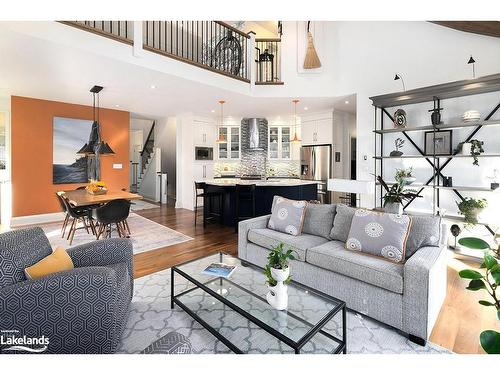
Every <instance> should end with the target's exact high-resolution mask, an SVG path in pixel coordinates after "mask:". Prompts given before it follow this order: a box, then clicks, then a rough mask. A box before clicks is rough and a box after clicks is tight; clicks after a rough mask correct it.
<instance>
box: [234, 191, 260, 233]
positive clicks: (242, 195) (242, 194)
mask: <svg viewBox="0 0 500 375" xmlns="http://www.w3.org/2000/svg"><path fill="white" fill-rule="evenodd" d="M234 207H235V211H236V212H235V214H234V217H235V225H234V231H235V232H238V223H239V222H240V221H242V220H247V219H251V218H254V217H255V184H249V185H246V184H245V185H240V184H236V204H235V206H234ZM242 208H243V209H242Z"/></svg>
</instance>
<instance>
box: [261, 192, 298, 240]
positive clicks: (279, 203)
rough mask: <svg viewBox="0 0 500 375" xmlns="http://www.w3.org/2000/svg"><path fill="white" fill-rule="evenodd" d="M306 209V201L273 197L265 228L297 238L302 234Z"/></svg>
mask: <svg viewBox="0 0 500 375" xmlns="http://www.w3.org/2000/svg"><path fill="white" fill-rule="evenodd" d="M306 207H307V202H306V201H294V200H291V199H286V198H283V197H275V198H274V205H273V208H272V212H271V217H270V219H269V222H268V223H267V227H268V228H269V229H274V230H276V231H278V232H283V233H288V234H291V235H292V236H298V235H299V234H301V233H302V226H303V225H304V216H305V213H306Z"/></svg>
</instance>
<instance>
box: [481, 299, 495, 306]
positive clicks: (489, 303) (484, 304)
mask: <svg viewBox="0 0 500 375" xmlns="http://www.w3.org/2000/svg"><path fill="white" fill-rule="evenodd" d="M479 304H480V305H483V306H495V304H494V303H491V302H489V301H485V300H479Z"/></svg>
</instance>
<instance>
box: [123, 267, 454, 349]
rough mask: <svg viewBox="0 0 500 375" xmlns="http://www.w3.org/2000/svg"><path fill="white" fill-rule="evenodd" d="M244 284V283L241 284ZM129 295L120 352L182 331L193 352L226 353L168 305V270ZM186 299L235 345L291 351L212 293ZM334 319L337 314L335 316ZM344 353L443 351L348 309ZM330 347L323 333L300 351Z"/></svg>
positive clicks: (140, 282) (335, 329)
mask: <svg viewBox="0 0 500 375" xmlns="http://www.w3.org/2000/svg"><path fill="white" fill-rule="evenodd" d="M263 282H264V278H262V280H258V281H255V282H254V280H249V284H248V285H259V289H260V286H261V284H262V283H263ZM248 285H245V286H246V287H247V286H248ZM188 286H189V285H188V283H187V282H182V279H180V278H177V276H176V293H178V292H179V291H180V290H184V289H186V288H187V287H188ZM134 288H135V290H134V298H133V300H132V304H131V312H130V316H129V321H128V323H127V326H126V328H125V332H124V334H123V337H122V342H121V344H120V347H119V350H118V351H119V352H120V353H139V352H141V351H142V350H143V349H144V348H146V347H147V346H148V345H150V344H151V343H152V342H154V341H156V340H158V339H159V338H161V337H163V336H165V335H166V334H168V333H169V332H173V331H175V332H178V333H180V334H182V335H184V336H186V337H187V338H188V339H189V341H190V343H191V345H192V351H193V353H203V354H210V353H230V350H229V349H228V348H227V347H226V346H225V345H224V344H222V343H221V342H220V341H218V340H217V339H215V338H214V337H213V336H212V335H211V334H210V333H209V332H208V331H207V330H206V329H204V328H203V327H202V326H201V325H200V324H199V323H197V322H196V321H195V320H193V319H192V318H191V317H190V316H189V315H188V314H187V313H185V312H184V311H183V310H182V309H181V308H180V307H178V306H175V308H174V309H173V310H171V309H170V270H169V269H167V270H164V271H160V272H157V273H154V274H152V275H148V276H144V277H141V278H139V279H136V280H135V286H134ZM190 303H191V304H192V305H193V306H195V305H198V307H199V311H200V314H203V316H204V318H205V319H206V320H207V321H210V322H211V324H213V325H214V326H215V327H217V328H218V329H219V330H220V331H221V332H224V334H225V335H226V337H230V338H231V339H230V340H231V342H233V343H235V344H236V346H237V347H239V348H240V349H242V350H243V351H245V352H246V351H248V352H249V353H256V354H261V353H262V354H264V353H293V351H292V350H291V349H290V348H289V347H288V346H287V345H285V344H282V343H281V342H279V341H278V340H276V339H274V338H273V337H272V336H271V335H269V334H267V333H266V332H265V331H263V330H262V329H260V328H259V327H257V326H255V325H254V324H252V323H251V322H249V321H247V320H246V319H244V318H242V317H241V316H239V315H238V314H236V313H234V312H233V311H232V310H230V309H228V308H227V307H225V306H223V305H222V304H220V303H219V302H217V301H216V300H214V299H213V298H212V297H210V296H207V297H194V299H193V300H191V301H190ZM339 318H340V316H339ZM347 324H348V330H347V352H348V353H350V354H420V353H421V354H441V353H442V354H445V353H450V352H449V351H448V350H446V349H444V348H442V347H440V346H438V345H435V344H432V343H428V344H427V345H426V346H425V347H422V346H419V345H417V344H414V343H412V342H410V341H409V340H408V339H407V338H406V337H405V336H403V335H402V334H401V333H399V332H398V331H396V330H395V329H393V328H391V327H388V326H386V325H385V324H382V323H379V322H377V321H375V320H372V319H370V318H367V317H361V316H359V315H358V314H355V313H353V312H350V311H349V312H348V316H347ZM340 328H341V323H340V319H333V320H332V321H330V323H328V324H327V326H326V327H325V329H326V330H327V331H328V332H330V333H332V334H334V335H338V333H339V330H340ZM332 349H333V346H332V344H331V342H330V341H329V340H326V339H323V336H321V335H316V337H315V338H314V339H313V340H312V342H310V343H308V344H306V345H305V346H304V348H303V350H302V352H304V353H311V354H313V353H314V354H326V353H330V352H331V351H332Z"/></svg>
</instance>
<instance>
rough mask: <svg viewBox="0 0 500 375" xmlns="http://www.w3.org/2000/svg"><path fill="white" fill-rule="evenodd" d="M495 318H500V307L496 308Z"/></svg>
mask: <svg viewBox="0 0 500 375" xmlns="http://www.w3.org/2000/svg"><path fill="white" fill-rule="evenodd" d="M497 318H498V320H500V309H498V310H497Z"/></svg>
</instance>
